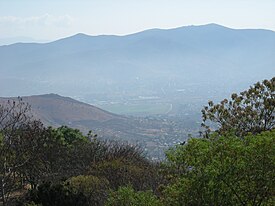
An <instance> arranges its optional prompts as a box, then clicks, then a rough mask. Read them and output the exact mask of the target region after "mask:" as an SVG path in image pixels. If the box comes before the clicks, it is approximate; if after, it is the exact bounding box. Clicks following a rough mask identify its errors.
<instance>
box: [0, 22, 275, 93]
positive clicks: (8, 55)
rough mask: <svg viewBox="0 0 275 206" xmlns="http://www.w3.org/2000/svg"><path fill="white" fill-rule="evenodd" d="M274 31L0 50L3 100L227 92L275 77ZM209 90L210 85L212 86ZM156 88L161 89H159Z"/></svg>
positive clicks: (179, 33) (148, 34)
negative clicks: (193, 87)
mask: <svg viewBox="0 0 275 206" xmlns="http://www.w3.org/2000/svg"><path fill="white" fill-rule="evenodd" d="M274 56H275V32H273V31H268V30H253V29H246V30H235V29H230V28H226V27H223V26H219V25H216V24H209V25H204V26H188V27H181V28H176V29H169V30H161V29H152V30H147V31H144V32H140V33H136V34H132V35H127V36H87V35H84V34H77V35H75V36H72V37H68V38H65V39H61V40H58V41H55V42H51V43H46V44H21V43H20V44H13V45H9V46H1V47H0V72H1V77H0V80H1V81H0V86H1V87H2V88H4V89H3V90H1V91H0V95H2V96H3V95H8V96H9V95H29V94H37V93H44V92H45V93H49V92H54V93H60V94H64V95H69V96H73V95H78V96H81V97H84V96H85V95H86V96H87V95H90V94H95V93H101V94H105V95H106V96H107V95H114V94H116V93H123V92H124V93H125V94H127V95H131V94H133V93H137V95H142V94H144V93H149V94H154V93H156V94H158V93H161V92H163V91H164V92H165V93H166V94H167V93H169V92H171V91H175V90H176V89H179V88H185V87H188V85H189V84H194V83H195V84H196V83H198V84H200V85H201V87H204V88H208V91H210V92H211V90H212V88H213V87H215V88H218V87H220V85H222V87H220V89H222V90H225V89H228V90H230V91H231V90H233V89H236V88H238V85H239V84H243V85H246V86H248V85H250V84H251V83H253V82H255V81H258V80H261V79H263V78H271V77H272V76H274V74H275V58H274ZM209 85H210V86H209ZM160 90H161V91H160Z"/></svg>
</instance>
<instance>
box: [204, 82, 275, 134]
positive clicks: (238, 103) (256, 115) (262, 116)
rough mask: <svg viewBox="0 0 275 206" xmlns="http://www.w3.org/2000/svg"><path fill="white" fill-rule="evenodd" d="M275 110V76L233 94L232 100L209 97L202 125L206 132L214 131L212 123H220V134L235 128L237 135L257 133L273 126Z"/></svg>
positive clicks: (218, 124) (274, 124)
mask: <svg viewBox="0 0 275 206" xmlns="http://www.w3.org/2000/svg"><path fill="white" fill-rule="evenodd" d="M274 112H275V77H273V78H272V79H271V80H264V81H263V82H261V83H260V82H258V83H256V84H255V85H254V86H253V87H250V88H249V89H248V90H247V91H244V92H241V93H240V95H237V94H232V96H231V100H227V99H224V100H223V101H221V102H220V103H219V104H214V103H213V102H212V101H209V102H208V106H205V107H204V109H203V110H202V117H203V123H202V126H203V127H204V128H205V129H206V135H207V134H208V133H209V132H210V131H211V129H210V126H217V127H218V130H217V131H218V132H219V133H221V134H223V133H227V132H228V131H234V132H235V134H236V135H237V136H244V135H246V134H248V133H249V132H251V133H253V134H257V133H260V132H262V131H267V130H271V129H273V128H274V126H275V117H274ZM209 122H210V123H212V125H211V124H210V125H208V123H209ZM213 124H214V125H213Z"/></svg>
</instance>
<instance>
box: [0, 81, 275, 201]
mask: <svg viewBox="0 0 275 206" xmlns="http://www.w3.org/2000/svg"><path fill="white" fill-rule="evenodd" d="M274 112H275V78H272V79H271V80H264V81H262V82H258V83H256V84H254V85H253V86H251V87H250V88H249V89H248V90H246V91H243V92H241V93H240V94H232V96H231V98H230V99H224V100H223V101H222V102H220V103H218V104H215V103H213V102H212V101H209V103H208V105H207V106H205V107H204V108H203V110H202V118H203V124H202V126H203V127H202V137H201V138H195V137H191V138H190V139H189V140H188V141H186V142H182V143H181V144H178V145H175V146H174V147H171V148H170V149H169V150H168V151H167V153H166V160H165V161H162V162H153V161H151V160H149V159H148V158H146V157H145V156H144V153H143V151H142V148H139V147H137V146H135V145H132V144H126V143H120V142H117V141H103V140H100V139H98V138H97V135H96V134H93V133H92V132H89V133H88V134H87V135H85V134H82V133H81V132H80V131H79V130H77V129H71V128H69V127H67V126H62V127H59V128H52V127H46V126H44V125H43V124H42V123H41V122H40V121H38V120H34V119H33V118H31V113H30V106H29V104H28V103H25V102H24V101H22V100H21V99H18V100H17V101H14V100H10V101H6V103H5V104H3V103H1V105H0V129H1V130H0V165H1V167H0V169H1V170H0V183H1V184H0V190H1V191H0V195H1V204H2V205H4V206H7V205H25V206H27V205H29V206H30V205H33V206H34V205H43V206H44V205H45V206H53V205H56V206H61V205H68V206H70V205H87V206H88V205H112V206H116V205H117V206H128V205H141V206H142V205H144V206H146V205H153V206H154V205H156V206H157V205H173V206H174V205H253V206H254V205H255V206H256V205H274V203H275V202H274V193H275V184H274V182H275V176H274V174H275V164H274V157H275V146H274V145H275V144H274V142H275V131H274V129H275V128H274V127H275V117H274Z"/></svg>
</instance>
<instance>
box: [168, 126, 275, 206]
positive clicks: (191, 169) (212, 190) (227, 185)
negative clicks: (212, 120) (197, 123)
mask: <svg viewBox="0 0 275 206" xmlns="http://www.w3.org/2000/svg"><path fill="white" fill-rule="evenodd" d="M274 143H275V131H271V132H263V133H261V134H258V135H256V136H255V135H248V136H246V137H244V138H243V139H240V138H238V137H236V136H234V135H227V136H226V135H225V136H216V135H213V136H212V137H211V138H210V139H190V140H189V141H188V144H187V145H184V146H177V147H175V148H173V149H171V150H170V151H169V152H168V153H167V158H168V163H167V164H168V166H169V167H171V168H180V170H178V171H184V172H181V173H180V172H176V173H170V184H169V185H168V186H167V187H166V188H165V190H164V198H163V199H164V202H165V203H166V204H167V205H261V204H262V205H273V204H274V202H272V201H274V199H273V200H272V197H273V195H274V192H275V184H274V182H275V144H274ZM171 171H174V170H171Z"/></svg>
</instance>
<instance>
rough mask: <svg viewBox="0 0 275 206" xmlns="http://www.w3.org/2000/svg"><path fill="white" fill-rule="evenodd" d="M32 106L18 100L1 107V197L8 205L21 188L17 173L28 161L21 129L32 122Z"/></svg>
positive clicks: (4, 203) (7, 102)
mask: <svg viewBox="0 0 275 206" xmlns="http://www.w3.org/2000/svg"><path fill="white" fill-rule="evenodd" d="M29 112H30V106H29V105H28V104H26V103H24V102H23V101H22V99H20V98H18V100H17V101H6V102H3V104H1V105H0V197H1V201H2V203H3V205H6V204H7V202H8V199H9V195H10V193H11V192H13V191H14V190H16V189H18V188H19V187H20V184H18V179H20V175H19V174H18V173H17V172H18V169H19V168H22V167H23V166H24V165H25V164H26V163H27V162H28V161H29V158H26V155H27V153H28V151H27V148H26V147H25V144H26V141H24V139H23V138H22V134H21V133H20V128H21V127H24V125H27V124H29V123H30V122H31V116H30V113H29Z"/></svg>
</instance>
